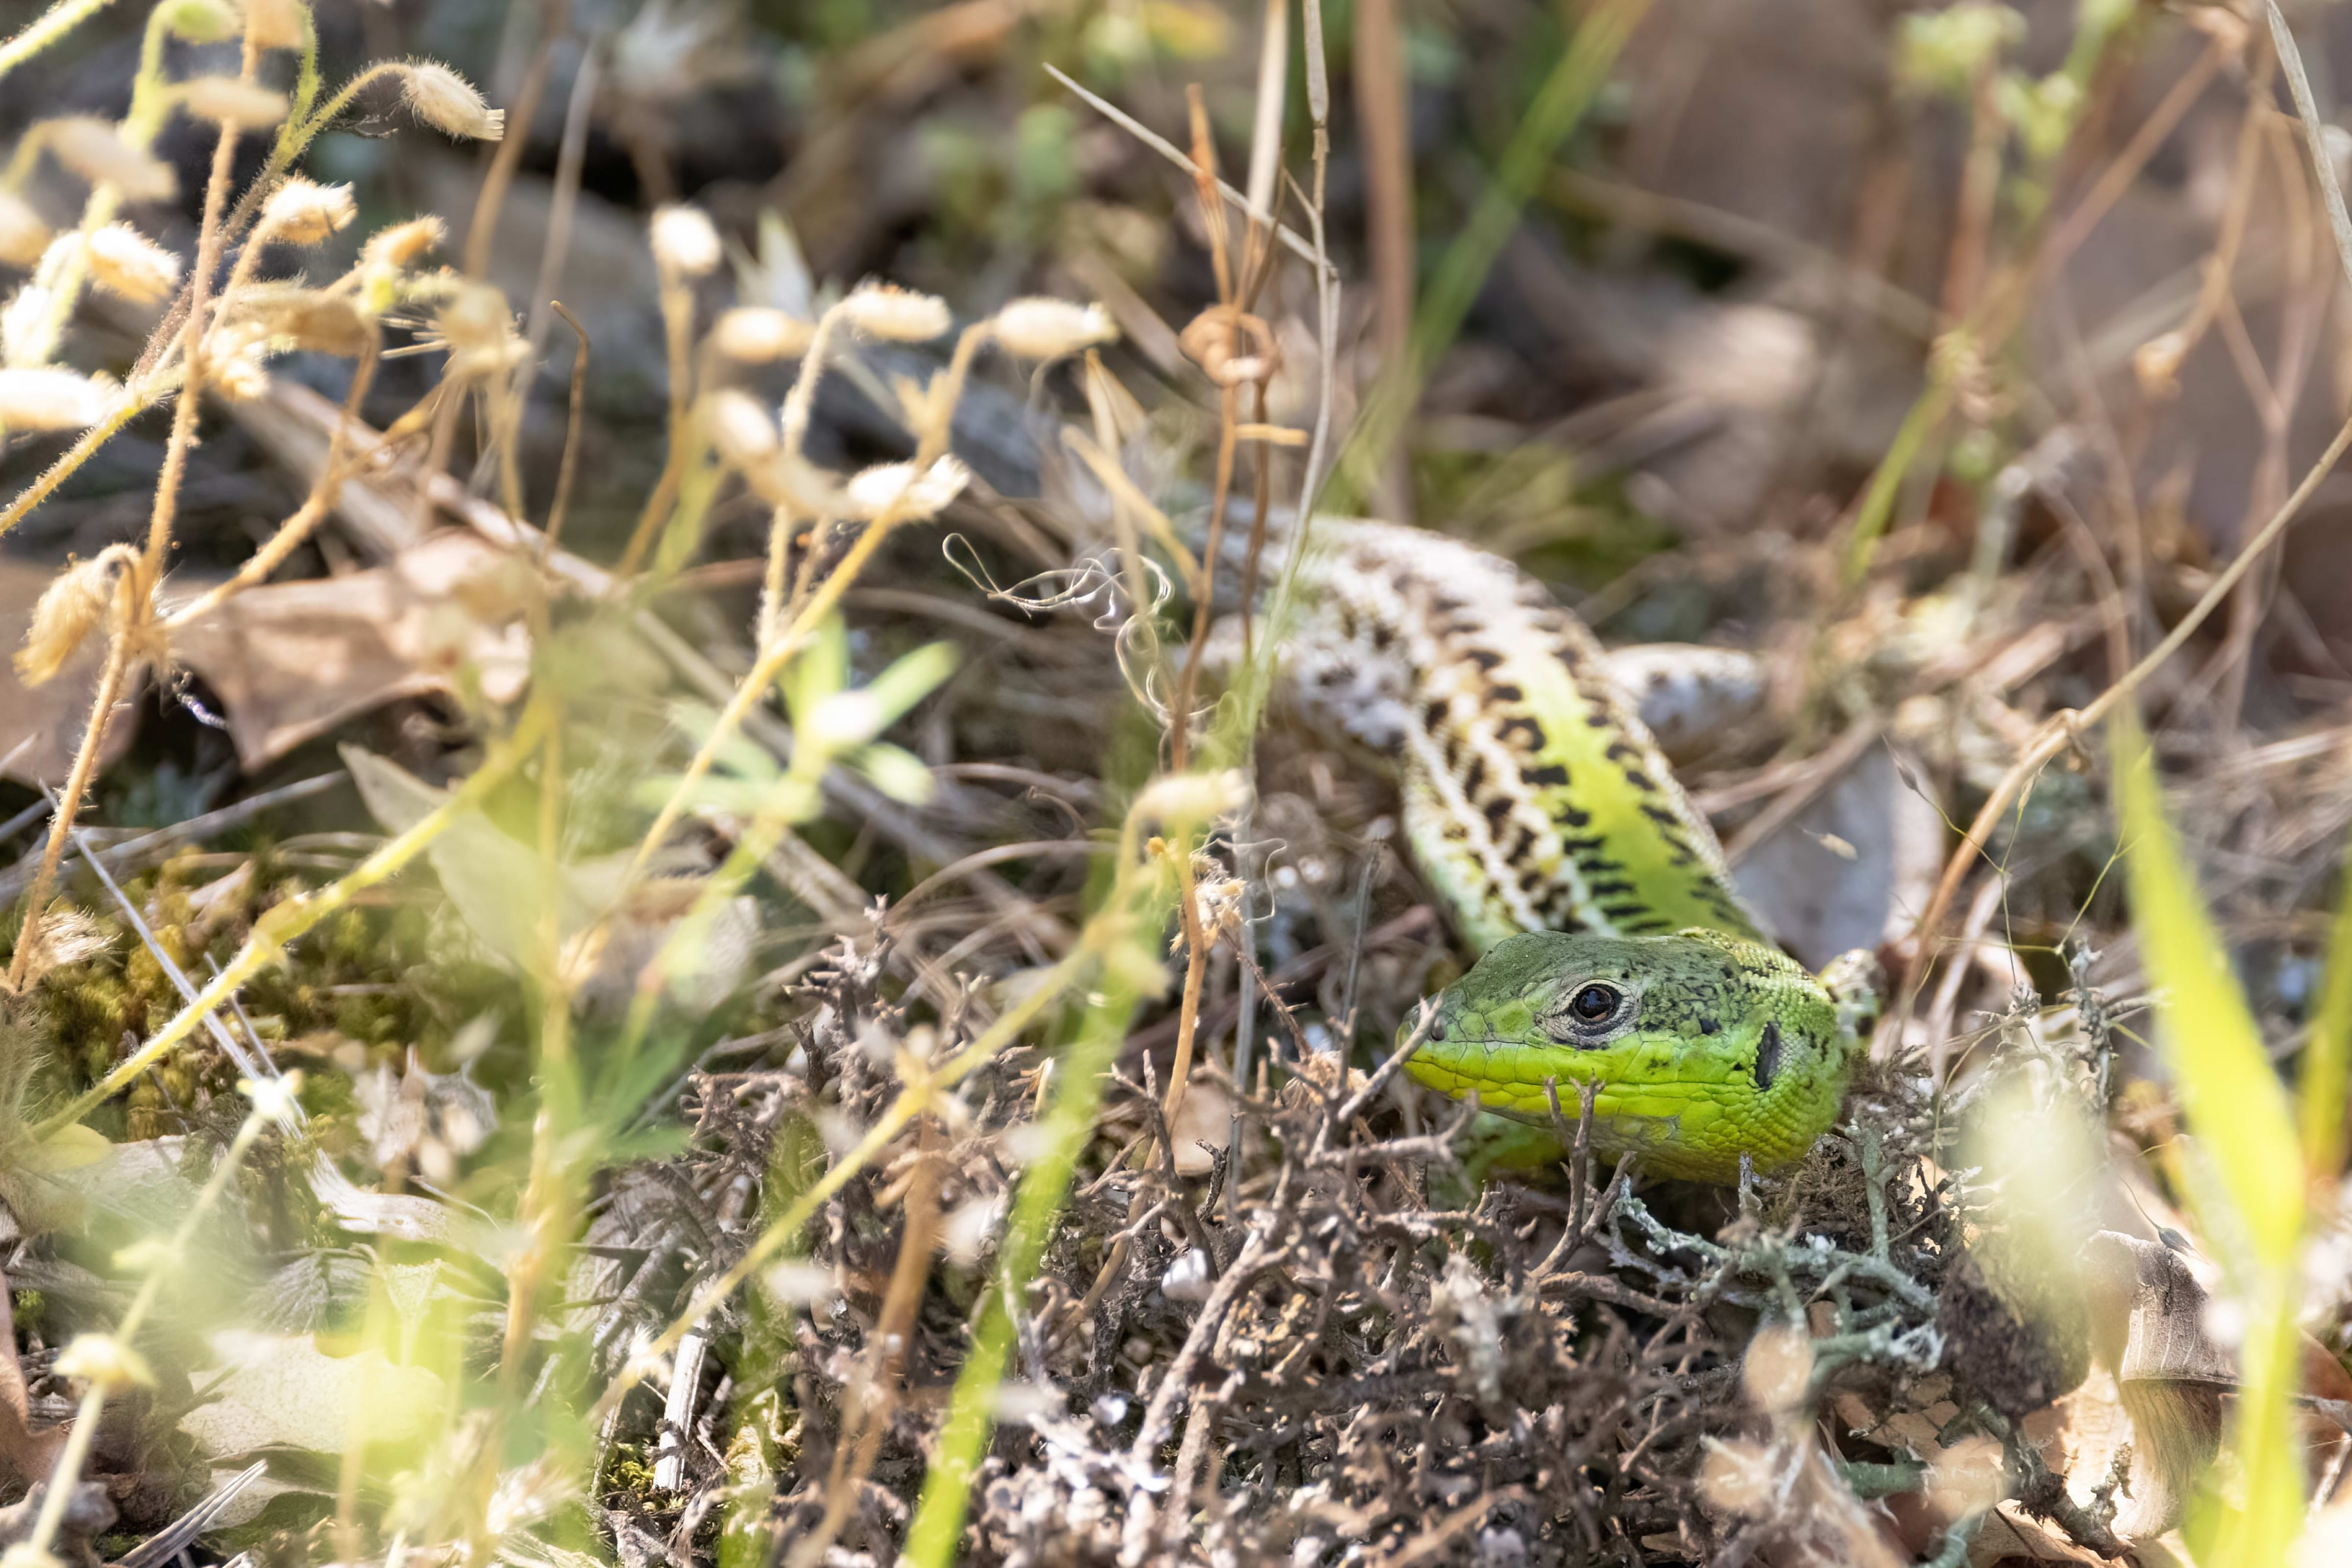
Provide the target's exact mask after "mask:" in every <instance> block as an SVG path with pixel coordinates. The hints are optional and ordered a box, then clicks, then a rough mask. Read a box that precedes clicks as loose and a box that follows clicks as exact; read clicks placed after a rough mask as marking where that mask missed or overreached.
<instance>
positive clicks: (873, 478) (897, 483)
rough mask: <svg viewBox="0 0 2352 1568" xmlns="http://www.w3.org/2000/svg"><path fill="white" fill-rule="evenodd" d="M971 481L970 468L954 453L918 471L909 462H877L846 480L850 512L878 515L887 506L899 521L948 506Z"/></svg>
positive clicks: (916, 519) (933, 514) (931, 514)
mask: <svg viewBox="0 0 2352 1568" xmlns="http://www.w3.org/2000/svg"><path fill="white" fill-rule="evenodd" d="M970 483H971V469H969V468H967V467H965V466H964V465H963V461H962V459H961V458H957V457H942V458H940V459H939V460H938V461H937V462H935V463H933V464H932V465H930V467H929V468H928V469H925V470H924V471H922V472H921V473H920V474H918V473H917V472H916V469H915V465H913V464H911V463H878V464H876V465H874V466H873V467H871V468H868V469H866V470H865V471H863V472H862V473H860V474H858V475H856V476H854V477H853V478H851V480H850V481H849V486H848V499H849V510H850V513H851V515H852V516H854V517H880V516H881V515H882V514H883V512H884V511H886V510H888V511H890V512H892V514H893V515H894V516H896V517H898V520H899V521H900V522H906V523H919V522H921V521H923V520H924V519H926V518H928V517H938V516H939V515H940V513H941V512H942V511H945V510H946V509H947V505H948V503H949V502H950V501H952V500H954V499H955V498H956V497H958V496H960V495H961V494H963V487H964V486H966V485H968V484H970Z"/></svg>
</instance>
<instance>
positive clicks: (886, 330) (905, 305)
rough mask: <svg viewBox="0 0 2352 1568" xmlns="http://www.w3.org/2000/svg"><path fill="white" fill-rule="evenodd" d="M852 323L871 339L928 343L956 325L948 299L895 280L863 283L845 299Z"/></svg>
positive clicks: (843, 304)
mask: <svg viewBox="0 0 2352 1568" xmlns="http://www.w3.org/2000/svg"><path fill="white" fill-rule="evenodd" d="M841 313H842V316H843V318H844V319H846V320H847V321H848V323H849V324H850V326H852V327H854V328H856V329H857V330H858V331H860V332H862V333H864V334H865V335H866V336H867V337H869V338H884V339H887V340H889V341H891V342H894V343H928V342H929V341H930V340H932V339H934V338H936V337H938V336H940V334H941V333H943V332H945V331H946V330H947V329H948V328H949V327H950V325H952V324H953V323H952V319H951V318H950V316H949V315H948V306H947V301H946V300H944V299H941V298H938V297H937V296H936V295H930V294H918V293H916V292H915V291H914V290H913V289H911V288H901V287H898V285H897V284H895V283H861V284H859V285H858V286H857V287H856V288H854V289H852V290H850V293H849V298H846V299H844V300H843V301H842V302H841Z"/></svg>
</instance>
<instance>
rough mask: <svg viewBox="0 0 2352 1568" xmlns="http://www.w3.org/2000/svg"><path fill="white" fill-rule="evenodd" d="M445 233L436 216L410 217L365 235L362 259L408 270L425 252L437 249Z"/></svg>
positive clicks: (381, 265) (383, 265)
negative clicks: (404, 221)
mask: <svg viewBox="0 0 2352 1568" xmlns="http://www.w3.org/2000/svg"><path fill="white" fill-rule="evenodd" d="M447 233H448V231H447V230H446V228H444V227H443V226H442V224H441V220H440V219H439V218H436V217H422V218H411V219H409V220H408V221H407V222H406V223H404V224H394V225H392V227H390V228H388V229H378V230H377V231H376V232H375V233H374V234H373V235H369V236H368V242H367V249H366V253H365V254H366V256H367V259H368V261H369V262H371V263H373V264H374V265H376V266H379V267H410V266H414V265H415V261H416V258H417V257H419V256H423V255H424V254H425V252H426V251H429V250H432V249H434V248H436V246H439V245H440V243H441V241H442V239H443V238H444V237H445V236H446V235H447Z"/></svg>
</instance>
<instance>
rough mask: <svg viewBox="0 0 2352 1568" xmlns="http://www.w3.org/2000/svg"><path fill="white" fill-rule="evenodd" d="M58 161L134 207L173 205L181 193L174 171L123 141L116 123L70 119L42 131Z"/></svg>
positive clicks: (90, 116)
mask: <svg viewBox="0 0 2352 1568" xmlns="http://www.w3.org/2000/svg"><path fill="white" fill-rule="evenodd" d="M39 130H40V132H41V135H42V137H43V140H44V141H47V145H48V149H49V151H50V152H52V153H54V154H55V155H56V157H57V160H58V162H60V163H62V164H64V165H65V166H66V167H67V168H68V169H70V170H71V171H73V172H75V173H77V174H79V175H80V176H81V177H82V178H83V179H85V180H87V181H89V183H91V184H93V185H111V186H113V187H114V188H115V189H116V190H118V191H120V192H121V193H122V197H123V200H125V201H130V202H168V201H170V200H171V199H172V198H173V196H175V195H177V194H178V193H179V191H180V182H179V179H178V177H177V176H176V175H174V174H173V172H172V166H171V165H170V164H168V163H166V162H163V160H161V159H159V158H157V157H156V156H155V155H154V154H153V153H152V152H148V151H147V150H146V149H144V148H142V147H133V146H131V144H130V143H129V142H127V141H123V140H122V138H121V135H120V134H119V133H118V132H117V131H116V130H115V127H114V124H113V122H112V121H111V120H100V119H99V118H98V117H97V116H96V115H93V114H69V115H68V116H66V117H65V118H64V119H62V120H50V121H48V122H47V124H46V125H43V126H41V127H39Z"/></svg>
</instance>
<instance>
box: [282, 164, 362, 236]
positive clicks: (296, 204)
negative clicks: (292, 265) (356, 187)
mask: <svg viewBox="0 0 2352 1568" xmlns="http://www.w3.org/2000/svg"><path fill="white" fill-rule="evenodd" d="M358 210H359V209H358V208H357V206H356V205H354V204H353V203H352V188H351V187H350V186H349V185H317V184H313V183H310V181H308V180H305V179H303V178H301V177H300V176H299V175H297V176H296V177H295V178H293V179H291V180H289V181H287V182H286V183H285V184H283V185H281V186H279V187H278V192H277V193H276V194H275V195H273V196H271V197H270V198H269V203H268V205H267V206H265V207H263V208H262V209H261V223H262V226H263V227H265V228H267V229H268V231H269V235H270V237H271V238H272V239H278V240H283V241H285V242H286V243H287V244H288V245H316V244H318V243H319V242H320V240H322V239H325V238H326V237H327V236H328V235H331V234H333V233H334V232H335V231H336V230H338V229H340V228H341V227H342V226H343V225H346V224H348V223H350V222H351V221H352V217H353V216H355V215H356V214H357V213H358Z"/></svg>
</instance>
